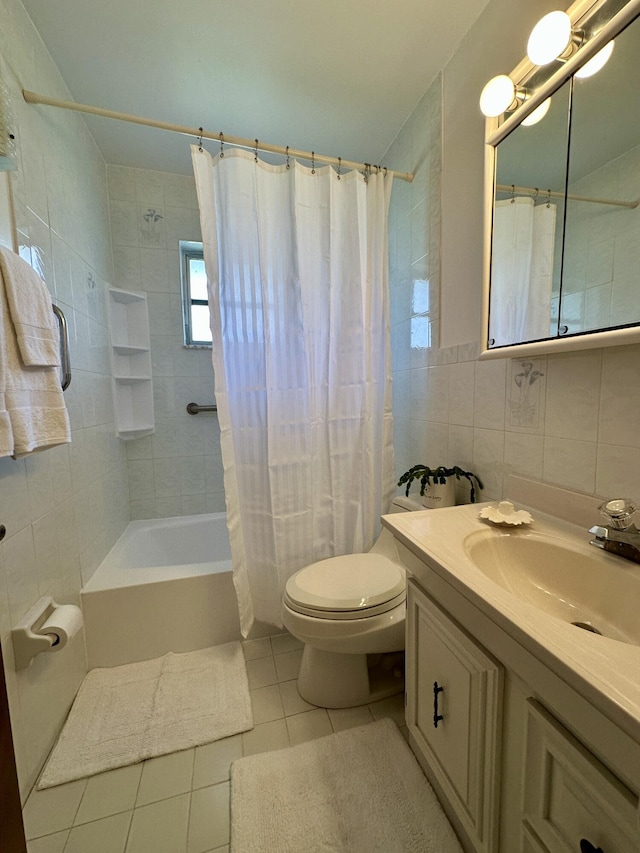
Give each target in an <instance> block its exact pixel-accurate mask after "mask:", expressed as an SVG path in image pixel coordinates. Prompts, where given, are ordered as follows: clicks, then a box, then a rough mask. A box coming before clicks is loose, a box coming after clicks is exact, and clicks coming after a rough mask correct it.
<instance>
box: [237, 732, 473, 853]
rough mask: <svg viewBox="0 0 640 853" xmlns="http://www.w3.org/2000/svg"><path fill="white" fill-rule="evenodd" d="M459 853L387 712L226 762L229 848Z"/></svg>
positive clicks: (261, 852) (253, 852) (284, 852)
mask: <svg viewBox="0 0 640 853" xmlns="http://www.w3.org/2000/svg"><path fill="white" fill-rule="evenodd" d="M276 850H277V851H278V853H300V851H301V850H304V851H305V853H329V851H331V853H342V851H345V853H346V851H348V852H349V853H462V847H461V846H460V843H459V842H458V840H457V838H456V836H455V834H454V832H453V829H452V828H451V825H450V824H449V821H448V820H447V818H446V817H445V814H444V812H443V811H442V807H441V806H440V803H439V802H438V800H437V799H436V796H435V794H434V792H433V789H432V788H431V786H430V785H429V783H428V782H427V780H426V779H425V777H424V775H423V773H422V770H421V769H420V766H419V764H418V762H417V761H416V759H415V758H414V756H413V753H412V752H411V750H410V749H409V747H408V746H407V744H406V742H405V740H404V738H403V737H402V735H401V734H400V732H399V730H398V727H397V726H396V724H395V723H394V722H393V720H390V719H384V720H379V721H378V722H376V723H369V724H367V725H366V726H359V727H358V728H354V729H347V730H346V731H342V732H338V733H337V734H333V735H328V736H327V737H323V738H318V739H317V740H312V741H308V742H307V743H302V744H299V745H298V746H293V747H290V748H289V749H282V750H278V751H276V752H266V753H261V754H259V755H251V756H248V757H247V758H240V759H238V760H237V761H235V762H234V763H233V764H232V766H231V853H274V851H276Z"/></svg>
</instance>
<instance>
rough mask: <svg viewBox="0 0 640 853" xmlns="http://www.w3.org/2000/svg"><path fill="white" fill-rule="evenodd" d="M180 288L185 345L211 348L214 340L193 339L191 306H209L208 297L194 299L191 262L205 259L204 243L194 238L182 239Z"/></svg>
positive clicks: (190, 347)
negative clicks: (193, 239)
mask: <svg viewBox="0 0 640 853" xmlns="http://www.w3.org/2000/svg"><path fill="white" fill-rule="evenodd" d="M179 245H180V290H181V292H182V327H183V328H182V332H183V340H184V346H185V348H188V349H211V347H212V345H213V344H212V341H198V340H194V339H193V329H192V322H191V307H192V306H193V305H206V306H207V307H209V300H208V299H194V298H193V297H192V295H191V271H190V267H189V262H190V261H191V260H192V259H194V260H203V261H204V252H203V244H202V243H199V242H196V241H192V240H180V244H179Z"/></svg>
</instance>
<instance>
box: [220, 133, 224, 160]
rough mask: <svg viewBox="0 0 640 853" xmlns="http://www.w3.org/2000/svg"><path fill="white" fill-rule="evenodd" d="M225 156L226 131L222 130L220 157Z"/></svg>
mask: <svg viewBox="0 0 640 853" xmlns="http://www.w3.org/2000/svg"><path fill="white" fill-rule="evenodd" d="M223 157H224V133H223V132H222V131H220V159H222V158H223Z"/></svg>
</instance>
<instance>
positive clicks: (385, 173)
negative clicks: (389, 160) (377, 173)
mask: <svg viewBox="0 0 640 853" xmlns="http://www.w3.org/2000/svg"><path fill="white" fill-rule="evenodd" d="M382 168H383V169H384V176H385V178H386V177H387V175H388V174H389V170H388V169H387V167H386V166H383V167H382Z"/></svg>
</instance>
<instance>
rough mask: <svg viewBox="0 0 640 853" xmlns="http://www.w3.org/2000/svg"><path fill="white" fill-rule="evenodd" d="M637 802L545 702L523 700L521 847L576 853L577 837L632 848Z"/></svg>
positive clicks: (637, 845) (638, 845)
mask: <svg viewBox="0 0 640 853" xmlns="http://www.w3.org/2000/svg"><path fill="white" fill-rule="evenodd" d="M637 807H638V798H637V797H636V796H635V795H634V794H633V793H632V792H631V791H629V790H628V788H626V786H625V785H623V784H622V782H620V780H619V779H617V778H616V777H615V776H614V775H613V774H612V773H611V772H610V771H609V770H608V769H607V768H606V767H605V766H604V765H603V764H601V763H600V762H599V761H598V759H597V758H595V756H593V755H592V754H591V753H590V752H589V751H588V750H586V749H585V748H584V746H583V745H582V744H581V743H580V742H579V741H577V740H576V739H575V738H574V737H573V735H572V734H571V733H570V732H568V731H567V730H566V729H565V728H564V727H563V726H562V725H561V724H560V723H559V722H558V721H557V720H555V719H554V718H553V717H552V716H551V714H549V713H548V711H546V709H545V708H543V707H542V706H541V705H540V704H539V703H538V702H536V701H535V700H529V701H528V703H527V753H526V761H525V763H524V815H523V825H522V832H523V846H522V849H523V851H525V853H527V851H529V850H536V851H537V850H540V853H580V850H581V845H580V842H581V841H582V840H583V839H585V841H588V842H589V843H590V844H591V845H592V848H593V849H594V850H597V849H601V850H602V851H603V853H638V850H640V837H639V834H638V829H637V825H636V814H637V812H636V809H637ZM532 839H536V842H537V844H538V846H537V847H534V846H533V842H532ZM585 846H586V845H585ZM586 849H589V848H588V847H586Z"/></svg>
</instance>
